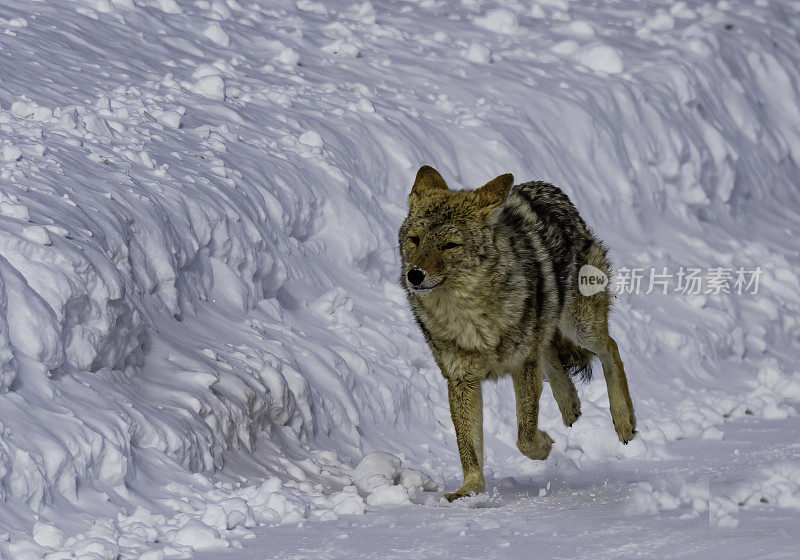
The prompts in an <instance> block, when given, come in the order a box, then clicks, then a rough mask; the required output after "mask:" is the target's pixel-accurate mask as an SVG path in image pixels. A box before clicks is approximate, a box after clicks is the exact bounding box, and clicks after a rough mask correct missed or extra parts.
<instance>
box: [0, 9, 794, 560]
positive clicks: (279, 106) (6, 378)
mask: <svg viewBox="0 0 800 560" xmlns="http://www.w3.org/2000/svg"><path fill="white" fill-rule="evenodd" d="M799 30H800V4H798V3H797V2H793V1H791V0H755V1H752V0H729V1H727V0H721V1H719V2H716V3H714V2H699V1H679V2H671V1H657V0H647V1H636V0H603V1H600V2H581V1H577V0H573V1H569V0H538V1H535V2H524V1H513V0H508V1H505V0H504V1H502V2H494V1H486V2H484V1H481V0H463V1H461V2H455V1H441V0H420V1H398V2H379V1H375V2H351V1H348V0H342V1H339V0H331V1H324V2H323V1H314V0H298V1H297V2H294V1H282V0H281V1H274V2H273V1H266V0H263V1H251V0H226V1H223V0H213V1H206V0H195V1H188V0H63V1H58V2H35V1H32V0H4V1H3V2H2V5H0V500H2V502H0V556H2V558H9V559H14V560H28V559H39V558H47V559H51V560H54V559H62V558H73V557H75V558H81V559H86V560H88V559H109V560H111V559H116V558H121V559H132V558H141V559H142V560H156V559H163V558H172V557H190V556H192V555H195V556H196V557H197V558H207V559H224V558H230V559H231V560H239V559H242V558H253V559H256V558H258V559H262V558H322V557H331V558H354V557H361V556H364V557H377V558H414V557H432V556H445V557H446V556H457V557H463V558H473V557H474V558H477V557H481V558H529V557H530V556H531V554H532V553H536V554H537V557H538V555H541V557H543V558H570V559H575V558H589V557H591V558H609V559H611V558H615V559H616V558H628V557H647V558H654V557H662V558H666V557H676V556H684V557H703V558H706V559H709V558H716V557H719V558H726V559H731V558H745V557H747V558H766V557H769V558H797V557H798V556H800V540H798V538H797V524H798V522H800V442H798V439H797V433H798V429H800V419H798V414H797V410H798V407H797V403H798V401H800V369H798V368H799V366H798V361H799V360H798V358H800V318H799V317H800V282H798V279H797V271H798V265H800V258H798V248H799V246H798V241H797V240H798V238H799V237H800V168H799V167H798V162H800V108H798V107H799V104H798V101H799V100H800V96H798V89H799V88H800V70H798V67H800V49H798V40H799V39H800V37H798V33H799ZM423 163H428V164H431V165H434V166H435V167H437V168H438V169H439V170H440V171H441V172H442V173H443V174H444V176H445V178H446V179H447V180H448V181H449V182H450V183H451V184H452V185H457V186H465V187H474V186H477V185H480V184H482V183H483V182H485V181H487V180H488V179H490V178H492V177H494V176H495V175H498V174H500V173H505V172H512V173H514V174H515V176H516V177H517V180H518V181H525V180H531V179H544V180H548V181H550V182H553V183H555V184H557V185H559V186H561V187H562V188H563V189H564V190H565V191H566V192H567V193H568V194H569V195H570V197H571V198H572V199H573V201H574V202H575V204H576V205H577V207H578V208H579V209H580V211H581V213H582V215H583V216H584V217H585V218H586V220H587V222H589V223H590V225H592V226H593V227H594V228H595V229H596V231H597V232H598V234H599V235H600V237H601V238H602V239H604V240H605V241H606V242H607V243H608V245H609V246H610V247H611V248H612V258H613V260H614V262H615V265H616V267H617V269H620V268H623V267H628V268H633V267H647V268H648V269H649V267H656V268H657V269H658V270H661V269H662V268H663V267H667V268H668V269H669V270H670V271H672V272H676V271H677V270H678V268H679V267H681V266H683V267H701V268H704V269H707V268H713V267H731V268H734V269H735V268H738V267H745V268H747V269H754V268H755V267H761V268H762V270H763V275H762V277H761V280H760V285H759V290H758V293H757V294H756V295H753V294H742V295H739V294H736V293H732V294H719V295H714V294H704V293H701V294H699V295H683V294H681V293H675V292H674V291H673V290H671V291H670V292H669V293H667V294H661V293H651V294H649V295H648V294H645V293H644V291H645V290H644V289H643V290H642V293H640V294H638V295H637V294H621V295H620V296H619V297H618V298H617V300H616V302H615V312H614V314H613V316H612V332H613V334H614V336H615V338H616V339H617V341H618V342H619V345H620V348H621V353H622V357H623V360H624V361H625V364H626V369H627V372H628V376H629V380H630V385H631V393H632V395H633V399H634V404H635V407H636V412H637V417H638V422H639V425H638V427H639V435H638V437H637V439H635V440H634V441H633V442H631V444H629V445H627V446H623V445H622V444H620V443H619V442H618V441H617V439H616V436H615V434H614V431H613V428H612V425H611V420H610V416H609V412H608V399H607V396H606V390H605V384H604V382H603V380H602V375H599V371H598V375H596V376H595V379H594V380H593V381H591V382H590V383H588V384H586V385H583V386H581V387H580V389H579V390H580V393H581V397H582V401H583V416H582V418H581V419H580V420H579V421H578V423H577V424H576V425H575V426H574V427H572V428H571V429H567V428H565V427H563V426H562V425H561V420H560V415H559V413H558V410H557V407H556V405H555V402H554V401H553V399H552V395H551V394H550V392H549V389H546V390H545V393H544V395H543V398H542V411H541V416H540V422H541V424H542V425H543V426H544V428H545V429H546V430H547V431H548V432H549V433H550V435H551V436H552V437H553V438H554V440H555V445H554V447H553V452H552V454H551V456H550V458H549V459H548V461H546V462H534V461H530V460H528V459H527V458H525V457H523V456H522V455H521V454H520V453H519V452H518V451H517V450H516V448H515V445H514V441H515V438H516V433H515V430H516V428H515V426H516V422H515V413H514V403H513V393H512V391H511V388H510V385H509V383H507V382H500V383H498V384H497V385H496V386H490V387H488V388H487V389H486V393H485V436H486V467H487V468H486V472H487V478H488V481H489V490H488V492H487V494H485V495H481V496H478V497H476V498H471V499H467V500H463V501H462V503H459V504H454V505H452V506H450V507H447V506H446V504H443V503H442V502H441V500H440V496H441V492H442V490H444V489H445V488H448V489H451V490H452V489H454V488H457V487H458V485H459V483H460V480H459V477H460V465H459V462H458V457H457V453H456V444H455V439H454V434H453V431H452V426H451V422H450V418H449V412H448V408H447V401H446V390H445V387H444V383H443V381H442V379H441V376H440V374H439V372H438V370H437V368H436V367H435V364H434V363H433V361H432V359H431V357H430V355H429V352H428V350H427V348H426V346H425V344H424V341H423V339H422V336H421V334H420V333H419V332H418V330H417V328H416V326H415V325H414V323H413V320H412V317H411V316H410V314H409V311H408V310H407V306H406V304H405V301H404V295H403V292H402V290H401V288H400V287H399V285H398V282H397V278H398V275H399V267H398V258H397V256H396V248H395V245H396V230H397V227H398V226H399V224H400V222H401V221H402V219H403V216H404V215H405V212H406V199H407V194H408V191H409V189H410V185H411V180H412V178H413V176H414V173H415V172H416V169H417V167H418V166H419V165H421V164H423ZM672 287H673V288H674V284H673V285H672ZM643 288H646V286H643ZM657 292H659V291H658V290H657ZM597 369H598V370H599V366H598V368H597ZM372 453H378V454H372ZM359 463H360V464H359ZM356 466H358V467H357V468H355V467H356ZM459 506H461V507H459Z"/></svg>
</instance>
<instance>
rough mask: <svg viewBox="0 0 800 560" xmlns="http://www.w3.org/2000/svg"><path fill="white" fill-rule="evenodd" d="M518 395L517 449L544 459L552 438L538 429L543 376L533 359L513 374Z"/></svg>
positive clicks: (524, 453) (527, 455)
mask: <svg viewBox="0 0 800 560" xmlns="http://www.w3.org/2000/svg"><path fill="white" fill-rule="evenodd" d="M513 380H514V392H515V393H516V395H517V429H518V432H517V449H519V450H520V451H521V452H522V454H523V455H525V456H526V457H529V458H530V459H534V460H541V461H544V460H545V459H547V456H548V455H550V447H551V446H552V445H553V440H552V438H551V437H550V436H549V435H547V432H543V431H542V430H540V429H538V427H537V426H538V423H539V397H540V396H541V395H542V384H543V376H542V370H541V369H540V368H539V366H538V365H537V364H536V363H535V362H533V361H531V362H528V363H527V364H525V367H523V368H522V371H520V372H518V373H517V374H516V375H514V376H513Z"/></svg>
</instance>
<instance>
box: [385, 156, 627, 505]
mask: <svg viewBox="0 0 800 560" xmlns="http://www.w3.org/2000/svg"><path fill="white" fill-rule="evenodd" d="M513 183H514V178H513V176H511V175H510V174H505V175H500V176H499V177H497V178H495V179H493V180H492V181H490V182H488V183H487V184H485V185H484V186H483V187H481V188H479V189H476V190H474V191H453V190H450V189H449V188H448V187H447V184H446V183H445V181H444V179H443V178H442V176H441V175H440V174H439V173H438V172H437V171H436V170H435V169H433V168H432V167H429V166H423V167H421V168H420V170H419V171H418V173H417V177H416V179H415V181H414V185H413V187H412V189H411V194H410V196H409V204H410V208H409V215H408V217H407V218H406V220H405V222H404V223H403V225H402V227H401V228H400V254H401V259H402V263H403V277H402V278H401V282H402V284H403V286H404V288H405V289H406V292H407V295H408V300H409V304H410V305H411V308H412V310H413V312H414V316H415V318H416V319H417V322H418V324H419V325H420V328H421V329H422V332H423V334H424V335H425V338H426V340H427V341H428V344H429V346H430V348H431V351H432V353H433V356H434V358H435V359H436V362H437V364H438V365H439V367H440V369H441V371H442V374H443V376H444V377H445V379H446V380H447V390H448V399H449V403H450V413H451V417H452V419H453V425H454V427H455V431H456V439H457V443H458V450H459V455H460V457H461V465H462V468H463V471H464V484H463V486H462V487H461V488H460V489H459V490H458V491H456V492H454V493H451V494H447V495H446V496H447V498H448V499H450V500H453V499H456V498H459V497H462V496H465V495H468V494H470V493H471V492H482V491H483V490H484V488H485V485H486V483H485V481H484V477H483V427H482V417H483V411H482V398H481V382H482V381H484V380H487V379H497V378H498V377H501V376H505V375H511V377H512V379H513V382H514V392H515V396H516V405H517V423H518V439H517V447H518V448H519V449H520V451H521V452H522V453H523V454H525V455H526V456H528V457H530V458H531V459H537V460H544V459H546V458H547V456H548V455H549V453H550V447H551V445H552V441H553V440H552V439H551V438H550V436H548V435H547V433H545V432H543V431H542V430H539V429H538V414H539V397H540V396H541V392H542V384H543V380H544V377H547V379H548V381H549V382H550V385H551V388H552V390H553V394H554V396H555V398H556V402H557V403H558V406H559V410H560V411H561V415H562V419H563V421H564V423H565V424H566V425H567V426H571V425H572V424H573V423H574V422H575V421H576V420H577V419H578V417H579V416H580V401H579V399H578V393H577V391H576V390H575V386H574V384H573V382H572V379H571V378H570V376H569V374H568V373H567V369H583V368H585V367H586V366H588V364H589V361H590V360H591V357H592V355H596V356H598V357H599V359H600V362H601V364H602V366H603V374H604V376H605V379H606V384H607V386H608V393H609V400H610V403H611V416H612V419H613V421H614V426H615V428H616V432H617V435H618V437H619V439H620V440H621V441H623V442H624V443H627V442H628V441H629V440H630V439H631V438H633V436H634V434H635V428H636V419H635V417H634V413H633V404H632V402H631V398H630V394H629V392H628V383H627V379H626V377H625V371H624V369H623V365H622V361H621V359H620V356H619V351H618V349H617V345H616V343H615V342H614V340H613V339H612V338H611V337H610V336H609V334H608V313H609V309H610V304H611V295H610V294H609V293H608V291H603V292H600V293H598V294H595V295H593V296H588V297H586V296H583V295H581V294H580V292H579V290H578V284H577V270H578V268H579V267H580V266H581V265H583V264H591V265H593V266H595V267H597V268H599V269H600V270H602V271H604V272H606V273H607V274H610V269H611V267H610V264H609V262H608V260H607V257H606V250H605V248H604V247H603V245H602V243H601V242H600V241H599V240H598V239H597V238H596V237H595V236H594V234H593V233H592V232H591V230H590V229H589V228H588V227H587V226H586V224H585V223H584V222H583V220H582V219H581V218H580V216H579V215H578V213H577V210H575V208H574V206H573V205H572V203H571V202H570V201H569V199H568V198H567V197H566V195H564V193H563V192H561V191H560V190H559V189H557V188H556V187H553V186H552V185H548V184H547V183H525V184H522V185H517V186H513ZM412 280H413V281H412Z"/></svg>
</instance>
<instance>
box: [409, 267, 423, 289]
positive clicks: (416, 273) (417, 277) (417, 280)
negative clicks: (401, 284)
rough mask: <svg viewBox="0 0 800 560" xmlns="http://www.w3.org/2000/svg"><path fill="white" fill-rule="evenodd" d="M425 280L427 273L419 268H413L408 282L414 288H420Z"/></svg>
mask: <svg viewBox="0 0 800 560" xmlns="http://www.w3.org/2000/svg"><path fill="white" fill-rule="evenodd" d="M423 280H425V271H424V270H421V269H419V268H412V269H411V270H409V271H408V281H409V282H411V283H412V284H413V285H414V286H419V285H420V284H422V281H423Z"/></svg>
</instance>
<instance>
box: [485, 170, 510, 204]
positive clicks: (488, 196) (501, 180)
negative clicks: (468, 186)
mask: <svg viewBox="0 0 800 560" xmlns="http://www.w3.org/2000/svg"><path fill="white" fill-rule="evenodd" d="M513 186H514V176H513V175H512V174H511V173H506V174H504V175H499V176H497V177H495V178H494V179H492V180H491V181H489V182H488V183H486V184H485V185H483V186H482V187H481V188H479V189H476V190H475V193H477V195H478V196H479V197H480V199H481V200H482V201H483V202H485V204H486V205H487V206H493V205H495V204H501V203H502V202H503V201H504V200H505V199H506V197H507V196H508V191H509V190H510V189H511V187H513Z"/></svg>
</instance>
